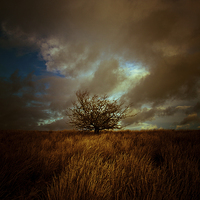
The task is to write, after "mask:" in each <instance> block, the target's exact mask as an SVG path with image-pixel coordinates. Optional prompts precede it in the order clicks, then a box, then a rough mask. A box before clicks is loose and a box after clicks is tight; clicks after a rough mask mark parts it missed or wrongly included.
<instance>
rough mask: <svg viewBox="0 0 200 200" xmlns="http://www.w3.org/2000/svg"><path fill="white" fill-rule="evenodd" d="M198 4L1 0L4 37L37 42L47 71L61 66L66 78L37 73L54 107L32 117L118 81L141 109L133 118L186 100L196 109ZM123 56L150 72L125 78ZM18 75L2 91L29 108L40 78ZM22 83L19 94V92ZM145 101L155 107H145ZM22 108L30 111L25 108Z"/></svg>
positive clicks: (6, 42) (58, 111)
mask: <svg viewBox="0 0 200 200" xmlns="http://www.w3.org/2000/svg"><path fill="white" fill-rule="evenodd" d="M199 10H200V3H199V1H190V0H185V1H163V0H152V1H137V0H133V1H129V0H117V1H114V0H102V1H96V0H86V1H80V0H59V1H47V0H41V1H25V0H19V1H14V0H13V1H12V0H11V1H5V0H4V1H1V3H0V23H1V30H2V32H3V36H2V37H1V40H0V44H1V45H3V46H4V47H5V46H8V47H11V46H13V47H14V46H15V47H19V46H25V47H30V48H32V49H37V51H39V54H40V56H41V57H42V59H43V60H44V61H45V62H46V67H47V70H48V71H55V72H56V71H59V72H60V73H61V74H63V75H65V76H66V77H67V78H61V77H59V78H55V77H54V78H53V77H50V78H49V79H48V78H40V81H39V83H40V84H41V85H43V86H41V87H44V88H45V89H43V90H45V91H44V92H42V94H43V95H42V97H41V99H42V100H41V101H42V102H43V104H42V106H44V105H45V104H44V102H48V103H49V104H48V106H47V105H45V106H44V107H45V109H48V110H49V112H50V113H47V112H46V113H45V112H42V111H40V110H39V109H35V110H34V112H36V111H37V113H38V114H35V115H37V116H36V117H35V118H34V120H35V121H38V120H39V119H48V118H49V116H50V115H51V116H54V117H57V118H59V117H61V116H64V114H63V112H62V110H63V109H64V108H65V107H68V106H70V105H71V104H70V102H71V100H73V99H74V97H75V95H74V93H75V91H76V90H77V89H80V88H89V90H91V92H94V93H95V92H96V93H101V94H102V93H108V94H112V92H113V91H116V88H120V89H121V92H126V94H124V96H123V99H125V100H126V101H128V102H129V103H131V104H132V105H134V106H135V108H137V109H138V110H141V113H140V114H138V116H136V119H135V121H136V122H144V121H146V120H152V119H154V118H155V116H170V115H173V114H174V113H176V112H179V111H178V110H180V109H175V107H173V106H171V107H169V106H167V105H166V103H169V102H173V101H176V102H178V101H180V100H181V101H183V100H184V101H185V102H187V105H189V106H191V109H192V108H193V107H194V105H191V104H190V101H191V102H195V100H196V99H198V98H199V91H200V85H199V78H200V64H199V63H200V23H199V21H200V12H199ZM122 61H123V64H121V62H122ZM126 62H137V63H139V64H140V66H141V67H142V68H145V69H146V71H147V72H148V75H146V76H143V78H142V79H140V81H137V82H134V81H132V82H130V81H129V82H128V81H127V80H128V76H126V71H125V70H124V71H123V69H122V66H121V65H125V63H126ZM19 79H20V78H19V77H18V76H17V75H16V74H13V75H12V76H11V79H10V81H11V82H12V83H13V85H12V86H10V85H9V84H8V82H6V84H5V85H9V89H8V91H9V92H8V91H7V89H2V90H4V91H6V93H7V94H9V95H11V97H12V98H13V99H15V102H17V101H18V103H14V105H15V104H16V105H15V106H17V105H18V106H19V110H20V107H22V110H24V109H31V108H32V107H31V108H26V107H24V105H25V104H26V103H27V102H28V101H31V99H35V98H36V97H35V96H34V95H33V93H37V92H36V91H37V90H38V91H40V90H39V89H38V88H40V86H39V85H38V84H39V83H36V82H30V83H29V82H28V80H29V79H30V78H27V80H23V83H22V81H21V80H19ZM14 82H15V84H14ZM4 83H5V82H4V81H3V80H2V84H4ZM47 83H48V87H45V85H47ZM125 83H128V84H129V85H127V86H126V85H125ZM136 83H137V84H136ZM29 84H33V85H32V86H30V85H29ZM22 85H23V87H22ZM120 85H121V86H120ZM119 86H120V87H119ZM122 86H123V87H124V88H123V87H122ZM6 87H8V86H6ZM24 88H29V91H32V92H29V93H28V92H26V89H24ZM20 90H21V91H23V96H22V97H20V96H17V95H15V94H14V93H15V92H19V91H20ZM118 92H120V91H119V90H118ZM25 94H26V97H25ZM28 96H29V97H28ZM6 98H8V97H6ZM12 98H11V99H12ZM4 100H5V99H4ZM4 100H2V101H4ZM6 101H7V100H6ZM6 101H5V102H6ZM10 101H11V100H10ZM34 101H35V100H34ZM8 102H9V100H8ZM11 102H12V101H11ZM11 102H10V103H11ZM143 104H147V105H150V107H151V108H150V109H147V110H145V109H141V106H142V105H143ZM14 105H13V106H14ZM15 106H14V107H13V108H12V110H15ZM158 106H163V107H164V108H163V109H160V108H159V107H158ZM176 106H179V105H178V104H177V105H176ZM32 109H33V108H32ZM45 109H44V110H45ZM194 109H195V107H194ZM196 109H198V106H197V108H196ZM189 110H190V109H188V112H189ZM4 112H5V110H4ZM24 112H25V113H26V114H27V115H28V110H26V111H24ZM22 113H23V112H22ZM190 114H191V113H190ZM43 115H44V116H43ZM24 116H25V114H24ZM34 120H33V121H34ZM59 120H60V119H59ZM127 120H128V119H127ZM129 121H130V123H131V122H133V123H134V121H131V119H129ZM53 123H54V125H55V126H57V125H56V122H53ZM58 123H59V124H60V123H61V122H58ZM27 124H28V123H27ZM34 125H35V124H34ZM49 126H50V125H49ZM52 126H53V125H52Z"/></svg>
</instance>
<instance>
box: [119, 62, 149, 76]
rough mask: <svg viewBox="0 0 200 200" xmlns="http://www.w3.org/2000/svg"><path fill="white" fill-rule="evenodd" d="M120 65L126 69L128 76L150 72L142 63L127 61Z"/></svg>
mask: <svg viewBox="0 0 200 200" xmlns="http://www.w3.org/2000/svg"><path fill="white" fill-rule="evenodd" d="M120 66H121V67H122V68H123V69H124V70H125V73H126V75H127V76H133V75H134V76H138V75H139V76H141V75H146V74H147V73H148V71H147V70H146V68H145V67H143V66H142V64H141V63H137V62H130V61H127V62H125V63H120Z"/></svg>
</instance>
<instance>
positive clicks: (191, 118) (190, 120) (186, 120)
mask: <svg viewBox="0 0 200 200" xmlns="http://www.w3.org/2000/svg"><path fill="white" fill-rule="evenodd" d="M190 123H196V124H198V125H199V124H200V117H198V115H197V113H193V114H189V115H188V116H187V117H185V118H184V119H183V120H182V121H181V122H180V125H185V124H190Z"/></svg>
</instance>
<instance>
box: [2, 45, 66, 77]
mask: <svg viewBox="0 0 200 200" xmlns="http://www.w3.org/2000/svg"><path fill="white" fill-rule="evenodd" d="M0 70H1V71H0V76H1V77H6V78H9V77H10V76H11V74H13V73H14V72H15V71H16V70H18V71H19V72H18V74H19V76H20V77H22V78H24V77H26V76H27V75H28V74H30V73H33V74H34V75H35V76H36V77H38V78H39V77H46V76H58V77H65V76H64V75H63V74H61V72H60V71H59V70H55V71H53V72H50V71H47V70H46V62H45V61H44V60H42V59H41V57H40V56H39V52H37V51H35V52H29V53H24V54H19V53H18V51H17V50H16V49H9V50H5V49H2V48H0Z"/></svg>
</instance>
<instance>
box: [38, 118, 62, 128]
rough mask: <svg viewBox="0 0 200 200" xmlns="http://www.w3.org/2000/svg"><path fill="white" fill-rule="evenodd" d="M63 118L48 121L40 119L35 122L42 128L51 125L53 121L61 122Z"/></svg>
mask: <svg viewBox="0 0 200 200" xmlns="http://www.w3.org/2000/svg"><path fill="white" fill-rule="evenodd" d="M63 118H64V117H56V118H50V119H45V120H43V119H40V120H39V122H37V124H38V126H44V125H47V124H51V123H53V122H55V121H58V120H61V119H63Z"/></svg>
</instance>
